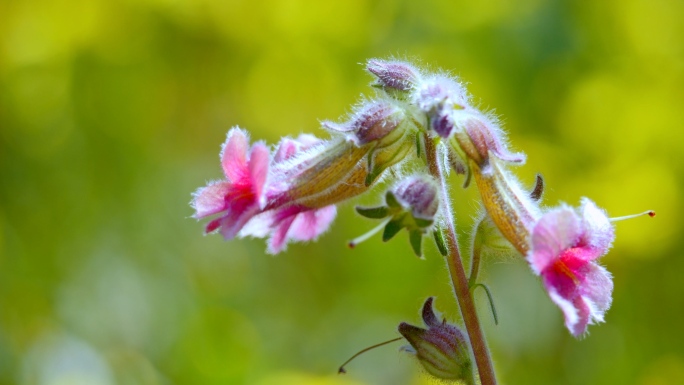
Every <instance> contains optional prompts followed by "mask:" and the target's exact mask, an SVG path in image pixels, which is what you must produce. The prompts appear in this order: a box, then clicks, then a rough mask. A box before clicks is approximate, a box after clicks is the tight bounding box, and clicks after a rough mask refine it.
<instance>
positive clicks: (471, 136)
mask: <svg viewBox="0 0 684 385" xmlns="http://www.w3.org/2000/svg"><path fill="white" fill-rule="evenodd" d="M457 125H458V126H459V129H458V130H455V135H454V137H453V138H454V141H455V145H457V146H459V147H460V149H461V150H462V151H463V152H464V153H465V154H466V156H467V157H468V158H469V159H471V160H473V161H474V162H475V163H476V164H477V165H478V166H480V167H481V168H484V167H485V166H487V164H488V163H489V155H490V153H491V154H493V155H494V156H496V157H497V158H499V159H501V160H504V161H507V162H512V163H522V162H524V161H525V156H524V155H523V154H515V153H511V152H509V151H508V150H507V149H506V147H505V146H504V145H503V140H502V138H501V135H502V134H501V133H500V132H499V129H498V128H497V127H496V125H495V124H494V123H493V122H491V121H490V120H489V119H487V118H486V117H485V116H477V115H469V116H464V117H463V118H462V119H460V120H459V121H458V122H457Z"/></svg>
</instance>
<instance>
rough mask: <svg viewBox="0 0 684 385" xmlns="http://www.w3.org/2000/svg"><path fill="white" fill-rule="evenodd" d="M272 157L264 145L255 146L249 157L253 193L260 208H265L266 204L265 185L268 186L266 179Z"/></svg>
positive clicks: (257, 144)
mask: <svg viewBox="0 0 684 385" xmlns="http://www.w3.org/2000/svg"><path fill="white" fill-rule="evenodd" d="M270 156H271V155H270V153H269V151H268V148H267V147H266V145H264V144H263V143H256V144H254V146H252V151H251V153H250V155H249V174H250V177H251V178H250V179H251V184H252V191H253V193H254V196H255V198H256V200H257V201H258V203H259V207H260V208H263V207H264V205H265V203H266V202H265V201H264V197H263V191H264V185H265V184H266V177H267V176H268V164H269V162H270Z"/></svg>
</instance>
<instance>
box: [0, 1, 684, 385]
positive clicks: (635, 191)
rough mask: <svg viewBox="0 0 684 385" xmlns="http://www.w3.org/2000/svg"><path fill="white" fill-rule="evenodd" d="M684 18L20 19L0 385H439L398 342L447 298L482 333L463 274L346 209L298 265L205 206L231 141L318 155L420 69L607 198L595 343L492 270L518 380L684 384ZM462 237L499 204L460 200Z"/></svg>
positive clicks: (450, 310) (432, 9) (564, 194)
mask: <svg viewBox="0 0 684 385" xmlns="http://www.w3.org/2000/svg"><path fill="white" fill-rule="evenodd" d="M682 20H684V2H682V1H681V0H655V1H646V0H609V1H604V2H589V1H586V2H571V1H542V0H518V1H515V2H514V1H505V0H489V1H467V2H465V1H460V0H457V1H454V0H444V1H436V0H435V1H423V2H412V1H403V2H402V1H376V2H374V1H364V0H351V1H340V2H324V1H303V0H292V1H286V0H283V1H263V2H259V1H218V0H217V1H210V0H202V1H189V0H147V1H137V0H121V1H103V0H94V1H76V0H73V1H69V0H60V1H32V0H22V1H15V0H3V1H0V383H1V384H94V385H99V384H250V385H252V384H256V385H283V384H284V385H293V384H304V385H325V384H337V385H344V384H346V385H361V384H388V385H389V384H399V385H403V384H426V383H431V382H430V380H429V379H428V378H427V376H426V375H424V374H421V373H422V371H421V369H420V367H419V366H418V365H417V364H416V363H415V362H414V361H413V359H412V358H411V357H410V356H408V355H407V354H405V353H402V352H399V351H398V347H399V346H400V343H396V344H395V345H394V346H388V347H383V348H380V349H378V350H375V351H373V352H371V353H368V354H367V355H365V356H363V357H362V358H360V359H358V360H357V361H355V362H353V363H352V364H350V365H349V366H348V371H349V373H348V374H347V375H346V376H337V375H336V374H335V373H336V370H337V367H338V366H339V365H340V364H341V363H342V362H343V361H344V360H345V359H346V358H348V357H349V356H350V355H351V354H353V353H354V352H355V351H357V350H359V349H361V348H363V347H365V346H368V345H371V344H373V343H376V342H380V341H383V340H385V339H389V338H393V337H395V336H397V335H398V333H397V332H396V326H397V325H398V324H399V322H401V321H408V322H412V323H414V324H420V319H419V316H418V310H419V308H420V306H421V304H422V302H423V301H424V299H425V298H426V297H427V296H430V295H435V296H437V301H436V306H437V308H438V309H439V310H441V311H442V312H443V313H444V314H445V315H446V316H447V318H448V319H450V320H458V318H459V316H458V310H457V308H456V307H455V304H454V301H453V300H452V297H451V294H450V288H449V285H448V280H447V275H446V270H445V267H444V264H443V261H442V260H441V258H440V257H438V255H437V254H436V252H435V249H434V247H433V246H432V245H430V246H429V247H428V249H427V258H426V259H425V260H419V259H417V258H415V257H414V256H413V255H412V253H411V251H410V248H409V244H408V240H407V236H406V235H405V234H401V235H400V236H398V237H397V238H396V239H394V240H393V241H392V242H390V243H388V244H382V242H381V241H380V239H379V237H375V238H373V239H372V240H370V241H368V242H366V243H364V244H362V245H360V246H359V247H357V248H356V249H354V250H349V249H347V248H346V247H345V244H346V241H347V240H349V239H351V238H353V237H355V236H358V235H360V234H361V233H363V232H365V231H366V230H368V229H370V228H372V227H373V226H375V223H373V222H371V221H368V220H364V219H361V218H360V217H358V216H357V215H355V214H354V213H353V205H354V203H358V202H362V203H370V202H377V201H378V199H377V197H374V196H367V197H364V198H362V199H361V200H357V201H355V202H352V203H351V204H350V203H347V204H345V205H343V206H342V207H341V209H340V215H339V218H338V220H336V222H335V224H334V225H333V227H332V230H331V231H329V233H327V234H326V235H324V236H323V237H322V238H321V239H320V240H319V242H317V243H312V244H305V245H302V244H295V245H291V246H290V248H289V250H288V251H287V252H286V253H284V254H282V255H278V256H277V257H272V256H269V255H266V254H265V252H264V250H265V245H264V242H263V241H261V240H237V241H231V242H224V241H223V240H222V239H221V237H220V236H207V237H203V236H202V228H203V225H202V224H199V223H197V222H196V221H195V220H193V219H191V218H189V217H190V215H191V214H192V210H191V209H190V207H189V206H188V201H189V200H190V193H191V192H192V191H194V190H195V189H196V188H197V187H199V186H202V185H204V183H205V182H206V181H208V180H212V179H217V178H220V177H221V176H222V174H221V169H220V166H219V162H218V157H217V154H218V151H219V148H220V144H221V143H222V142H223V140H224V138H225V133H226V132H227V130H228V129H229V128H230V127H231V126H233V125H238V124H239V125H241V126H243V127H245V128H247V129H249V130H250V131H251V132H252V137H253V138H254V139H263V140H266V141H268V142H269V143H274V142H276V141H277V140H278V138H279V137H280V136H282V135H296V134H299V133H301V132H313V133H317V134H319V135H325V134H324V133H323V132H322V130H320V128H319V127H318V126H319V124H318V121H319V120H322V119H337V118H339V117H341V116H342V115H343V114H344V113H346V112H348V111H349V110H350V107H349V106H350V105H352V104H353V103H354V102H356V101H357V100H358V99H359V95H360V94H362V93H366V94H370V92H371V90H370V88H369V87H368V84H369V82H370V80H371V78H370V77H369V76H368V75H367V74H365V73H364V71H363V67H362V66H361V65H359V63H363V62H364V61H365V60H366V59H368V58H371V57H389V56H392V55H394V56H397V57H408V58H415V59H416V60H419V61H420V62H421V63H422V64H424V65H427V66H429V67H431V68H444V69H448V70H450V71H452V72H453V73H454V74H456V75H459V76H460V77H461V78H462V79H463V80H464V81H465V82H468V83H469V88H470V90H471V92H472V93H473V94H474V95H475V100H478V101H479V102H480V105H481V106H483V107H484V108H496V112H497V113H498V114H500V115H501V116H502V120H503V122H504V123H505V127H506V128H507V130H508V131H509V133H510V135H509V136H510V140H511V143H512V146H513V148H514V149H518V150H523V151H525V152H527V154H528V163H527V164H526V165H525V166H523V167H521V168H519V169H518V170H519V176H520V178H521V179H522V180H523V181H524V183H526V184H528V185H531V184H532V182H533V180H534V175H535V173H536V172H541V173H542V174H543V175H544V176H545V177H546V181H547V186H548V188H547V190H546V195H545V202H546V203H547V204H548V205H555V204H556V203H557V202H559V201H565V202H568V203H570V204H573V205H574V204H577V203H578V201H579V199H580V197H582V196H589V197H591V198H592V199H594V200H595V201H596V202H597V203H598V204H599V205H600V206H602V207H605V208H606V209H607V210H608V211H609V213H610V214H611V215H614V216H619V215H625V214H629V213H635V212H640V211H643V210H646V209H654V210H656V211H657V212H658V216H657V217H656V218H655V219H648V218H639V219H635V220H631V221H627V222H620V223H619V224H618V225H617V240H616V242H615V245H614V248H613V250H612V251H611V252H610V253H609V254H608V256H606V257H605V258H604V259H603V260H602V261H603V264H605V265H606V266H607V268H608V269H609V270H610V271H611V272H612V273H613V275H614V277H615V292H614V302H613V307H612V309H610V311H609V312H608V313H607V318H606V320H607V323H605V324H603V325H601V326H594V327H591V328H590V333H591V334H590V335H589V336H588V337H587V338H585V339H583V340H579V341H578V340H575V339H573V338H572V337H571V336H570V335H569V333H568V332H567V331H566V330H565V328H564V327H563V323H562V317H561V314H560V311H559V310H558V309H557V308H556V307H555V306H554V305H553V304H552V303H551V301H550V300H549V299H548V298H547V297H546V294H545V293H544V291H543V289H542V287H541V285H540V284H539V282H538V280H537V279H536V278H535V277H534V276H533V275H532V274H530V272H529V269H528V268H527V267H526V266H525V265H524V263H522V262H521V260H520V258H513V257H511V258H507V259H506V258H505V259H489V260H488V263H487V270H486V271H485V272H484V277H485V278H486V281H487V282H488V283H489V284H490V286H491V288H492V290H493V291H494V295H495V301H496V303H497V305H498V310H499V313H500V325H499V326H494V325H493V322H492V320H491V317H490V314H489V313H488V308H487V303H486V302H485V301H484V298H482V296H481V294H482V293H479V294H478V296H477V298H478V306H479V308H480V311H481V318H482V320H483V323H484V325H485V328H486V332H487V335H488V339H489V341H490V344H491V346H492V349H493V355H494V360H495V364H496V367H497V371H498V374H499V377H500V379H501V382H502V383H508V384H639V385H659V384H676V383H684V331H683V329H682V325H684V322H683V321H682V317H683V316H684V278H683V275H684V258H683V256H682V249H683V248H684V238H682V236H681V234H682V221H681V220H679V219H678V218H679V214H681V213H682V204H681V200H680V197H681V196H682V189H684V175H683V171H684V170H683V169H684V157H682V154H684V134H683V133H682V131H683V130H682V122H683V121H684V108H682V105H683V103H682V102H683V101H684V38H683V37H684V23H682ZM453 181H454V189H453V194H454V199H455V201H456V204H455V208H456V210H457V216H458V218H459V224H460V225H461V229H462V231H463V233H464V234H467V233H468V232H469V226H470V224H471V223H472V217H473V215H475V213H476V210H477V208H478V204H477V192H476V191H475V190H474V189H472V188H471V189H468V190H465V191H464V190H462V189H461V188H460V187H459V186H460V184H461V180H460V179H459V178H454V180H453Z"/></svg>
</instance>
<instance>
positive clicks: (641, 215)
mask: <svg viewBox="0 0 684 385" xmlns="http://www.w3.org/2000/svg"><path fill="white" fill-rule="evenodd" d="M644 215H648V216H649V217H651V218H653V217H655V216H656V212H655V211H653V210H648V211H644V212H643V213H639V214H632V215H625V216H623V217H615V218H610V221H611V222H617V221H622V220H625V219H632V218H637V217H643V216H644Z"/></svg>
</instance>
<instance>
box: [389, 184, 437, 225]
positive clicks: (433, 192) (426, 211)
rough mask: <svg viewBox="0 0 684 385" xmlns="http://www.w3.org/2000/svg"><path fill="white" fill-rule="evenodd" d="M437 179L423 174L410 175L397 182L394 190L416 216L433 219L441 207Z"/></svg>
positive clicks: (401, 201)
mask: <svg viewBox="0 0 684 385" xmlns="http://www.w3.org/2000/svg"><path fill="white" fill-rule="evenodd" d="M437 191H438V190H437V184H436V183H435V181H434V180H433V179H432V178H430V177H428V176H426V175H422V174H417V175H414V176H410V177H408V178H406V179H404V180H402V181H401V182H399V184H397V185H396V186H395V187H394V188H393V189H392V192H393V193H394V195H395V197H396V198H397V200H399V202H400V203H401V204H402V206H404V208H406V209H408V210H411V213H412V214H413V217H414V218H421V219H433V218H434V216H435V214H436V213H437V209H438V208H439V198H438V193H437Z"/></svg>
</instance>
